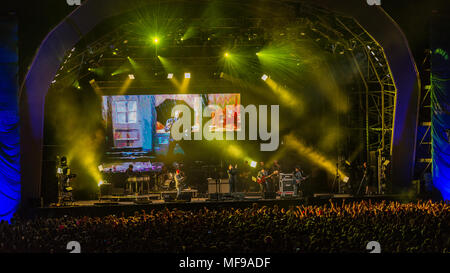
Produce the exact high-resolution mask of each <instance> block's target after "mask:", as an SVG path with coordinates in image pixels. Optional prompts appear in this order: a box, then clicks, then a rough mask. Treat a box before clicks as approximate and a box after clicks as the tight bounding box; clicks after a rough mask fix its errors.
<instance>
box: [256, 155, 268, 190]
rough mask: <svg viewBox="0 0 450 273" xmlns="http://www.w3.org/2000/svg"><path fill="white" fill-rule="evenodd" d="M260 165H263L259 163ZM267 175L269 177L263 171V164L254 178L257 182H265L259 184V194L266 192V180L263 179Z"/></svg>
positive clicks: (266, 172)
mask: <svg viewBox="0 0 450 273" xmlns="http://www.w3.org/2000/svg"><path fill="white" fill-rule="evenodd" d="M261 163H263V162H261ZM268 175H269V172H268V171H266V170H265V169H264V163H263V165H262V168H261V170H260V171H259V172H258V176H257V177H256V178H257V179H258V180H259V179H263V180H265V181H262V182H261V183H260V184H259V188H260V190H261V194H264V193H265V192H267V191H268V187H267V180H266V179H265V177H266V176H268Z"/></svg>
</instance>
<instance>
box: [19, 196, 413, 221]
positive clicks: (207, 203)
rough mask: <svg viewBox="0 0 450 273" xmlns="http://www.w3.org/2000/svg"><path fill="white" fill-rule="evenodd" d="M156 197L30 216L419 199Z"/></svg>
mask: <svg viewBox="0 0 450 273" xmlns="http://www.w3.org/2000/svg"><path fill="white" fill-rule="evenodd" d="M151 197H152V196H150V195H149V196H146V195H142V196H139V197H138V198H135V199H134V200H131V199H130V198H128V197H122V198H118V199H116V200H115V201H109V200H101V201H99V200H89V201H76V202H74V204H73V205H72V206H62V207H41V208H34V209H32V210H30V211H28V213H27V214H28V215H29V216H30V217H63V216H64V215H71V216H91V217H92V216H98V217H100V216H106V215H121V214H124V215H125V216H129V215H133V214H134V213H135V212H136V211H139V212H140V211H142V210H145V211H147V212H148V211H151V210H162V209H166V208H167V209H169V210H172V209H175V208H176V209H179V210H194V211H195V210H199V209H202V208H204V207H206V208H208V209H223V208H240V209H245V208H249V207H252V206H253V204H257V205H258V207H262V206H269V207H272V206H274V205H277V206H278V207H279V208H285V209H288V208H289V207H290V206H301V205H324V204H327V203H329V202H330V200H331V201H332V202H335V203H341V202H346V203H351V202H357V201H361V200H366V201H369V200H370V201H371V202H381V201H398V202H402V203H403V202H414V201H417V199H411V198H405V196H403V195H402V196H401V195H368V196H359V197H357V196H352V195H348V194H333V193H321V194H314V195H313V196H311V197H303V198H292V197H291V198H280V196H277V197H276V199H263V198H261V196H260V195H258V194H255V193H249V194H246V195H245V197H244V198H243V199H242V198H240V199H237V198H234V199H233V198H230V197H228V198H224V199H222V200H210V199H207V198H198V197H197V198H192V199H191V201H190V202H186V201H164V200H162V199H158V200H151Z"/></svg>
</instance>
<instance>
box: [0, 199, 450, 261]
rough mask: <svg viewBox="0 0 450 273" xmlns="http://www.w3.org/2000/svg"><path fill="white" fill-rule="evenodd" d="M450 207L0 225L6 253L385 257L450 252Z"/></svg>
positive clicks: (302, 209)
mask: <svg viewBox="0 0 450 273" xmlns="http://www.w3.org/2000/svg"><path fill="white" fill-rule="evenodd" d="M449 220H450V205H449V204H448V203H443V202H440V203H433V202H431V201H428V202H417V203H399V202H386V201H383V202H377V203H372V202H370V201H361V202H352V203H345V201H344V202H340V203H339V204H337V203H332V202H331V201H330V202H329V204H327V205H322V206H296V207H290V208H288V209H284V208H279V207H278V206H277V205H274V206H273V207H267V206H262V207H259V206H258V205H257V204H256V203H255V204H253V206H252V207H249V208H245V209H233V208H223V209H214V210H212V209H208V208H206V207H205V208H203V209H200V210H197V211H182V210H179V209H173V210H168V209H165V210H158V211H156V210H152V211H149V212H145V211H141V212H135V214H134V215H133V216H128V217H126V216H124V215H120V216H116V215H109V216H105V217H87V216H84V217H71V216H64V217H60V218H35V219H21V218H18V217H14V218H13V219H12V220H11V221H10V223H8V222H5V221H2V222H1V223H0V252H6V253H10V252H50V253H59V252H65V253H67V252H68V250H67V249H66V245H67V243H68V242H69V241H78V242H79V243H80V245H81V252H86V253H116V252H148V253H316V252H322V253H323V252H325V253H330V252H331V253H336V252H344V253H345V252H355V253H364V252H367V250H366V245H367V243H368V242H369V241H377V242H379V243H380V245H381V249H382V252H383V253H399V252H410V253H417V252H420V253H427V252H432V253H443V252H446V253H448V252H450V228H449V223H450V221H449Z"/></svg>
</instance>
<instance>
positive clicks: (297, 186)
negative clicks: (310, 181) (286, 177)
mask: <svg viewBox="0 0 450 273" xmlns="http://www.w3.org/2000/svg"><path fill="white" fill-rule="evenodd" d="M304 179H305V177H304V176H303V172H302V170H301V169H300V168H299V167H295V171H294V196H298V191H299V190H300V192H302V193H303V183H302V182H303V180H304Z"/></svg>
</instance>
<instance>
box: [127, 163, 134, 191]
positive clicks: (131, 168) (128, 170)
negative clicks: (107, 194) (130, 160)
mask: <svg viewBox="0 0 450 273" xmlns="http://www.w3.org/2000/svg"><path fill="white" fill-rule="evenodd" d="M133 168H134V166H133V165H132V164H130V165H128V169H127V170H126V171H125V174H126V176H127V180H126V181H127V182H126V183H125V192H126V191H127V188H128V186H129V185H130V186H129V187H130V191H131V183H130V182H129V178H131V177H134V176H135V174H134V171H133Z"/></svg>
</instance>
